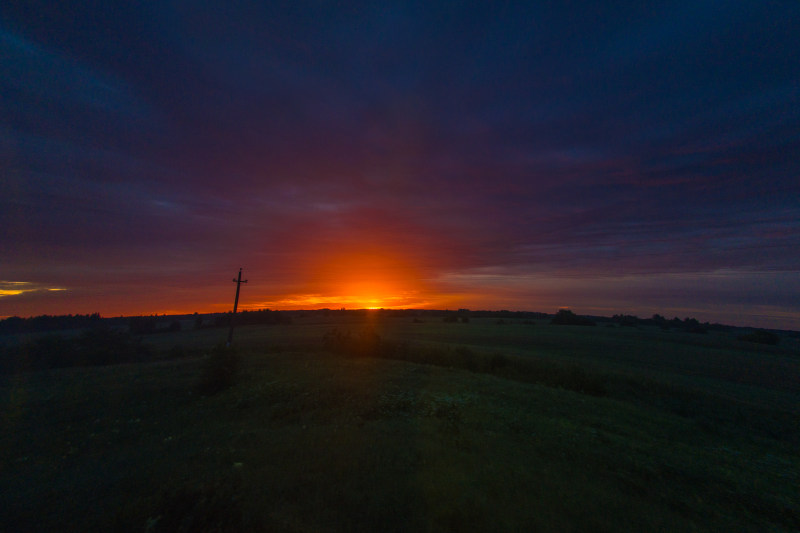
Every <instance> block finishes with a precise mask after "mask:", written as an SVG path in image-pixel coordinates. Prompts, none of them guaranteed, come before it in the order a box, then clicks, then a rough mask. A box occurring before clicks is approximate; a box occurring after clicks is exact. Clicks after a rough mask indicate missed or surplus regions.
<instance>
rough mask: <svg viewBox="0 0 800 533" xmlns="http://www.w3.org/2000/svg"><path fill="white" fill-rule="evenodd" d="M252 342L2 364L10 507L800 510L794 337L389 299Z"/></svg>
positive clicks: (194, 521) (790, 524)
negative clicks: (11, 370) (217, 360)
mask: <svg viewBox="0 0 800 533" xmlns="http://www.w3.org/2000/svg"><path fill="white" fill-rule="evenodd" d="M334 332H335V333H334ZM225 335H226V332H225V331H223V330H219V329H216V330H215V329H209V330H200V331H181V332H174V333H164V334H159V335H154V336H152V337H150V338H148V339H146V342H148V343H150V344H152V345H153V346H154V349H155V350H156V351H159V352H163V353H176V352H175V347H176V346H180V347H182V348H183V349H185V351H186V352H187V353H193V352H192V349H199V350H201V351H203V352H208V351H209V350H210V349H211V348H212V347H213V346H214V345H215V344H217V343H219V342H220V341H223V340H224V338H225ZM236 344H237V355H238V359H239V370H238V373H237V375H236V381H235V383H234V384H233V385H232V386H230V387H229V388H225V389H224V390H222V391H220V392H218V393H216V394H213V395H208V396H204V395H201V394H199V393H198V390H199V389H198V385H199V384H200V383H201V382H202V380H203V376H204V372H207V371H208V370H207V369H208V365H209V360H210V359H209V358H208V357H188V358H181V359H172V360H165V361H160V362H153V363H142V364H135V365H117V366H104V367H89V368H68V369H60V370H52V371H43V372H36V373H26V374H17V375H12V376H4V377H3V378H2V380H3V381H2V385H1V388H0V402H2V403H1V404H0V406H2V411H1V413H2V419H1V420H0V423H1V424H2V426H1V427H2V434H0V509H2V512H0V530H2V531H92V530H94V531H112V530H113V531H137V532H143V531H151V532H155V531H287V532H289V531H487V530H490V531H798V530H800V490H798V487H800V453H799V452H798V450H800V346H799V345H798V339H796V338H789V337H785V338H782V339H781V343H780V344H779V345H778V346H767V345H759V344H755V343H747V342H743V341H740V340H737V339H736V336H735V335H734V334H732V333H726V332H711V333H709V334H706V335H699V334H692V333H686V332H681V331H662V330H660V329H657V328H639V329H637V328H618V327H580V326H556V325H551V324H548V323H546V322H544V321H538V322H537V323H536V324H535V325H532V324H523V323H521V322H515V323H505V324H497V323H496V321H495V320H492V319H473V320H472V321H470V322H469V323H466V324H461V323H443V322H442V321H441V320H427V321H425V322H424V323H415V322H413V321H412V320H410V319H408V318H380V314H379V313H372V314H367V315H366V316H365V317H361V318H358V317H350V318H348V319H346V320H345V319H340V318H330V319H327V318H323V317H320V316H316V315H315V316H311V317H308V318H306V319H297V320H295V321H294V323H293V324H282V325H270V326H247V327H241V328H239V329H237V332H236ZM170 350H172V352H170Z"/></svg>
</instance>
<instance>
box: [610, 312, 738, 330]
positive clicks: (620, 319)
mask: <svg viewBox="0 0 800 533" xmlns="http://www.w3.org/2000/svg"><path fill="white" fill-rule="evenodd" d="M611 320H612V321H613V322H615V323H617V324H619V325H620V326H627V327H638V326H658V327H660V328H661V329H677V330H683V331H688V332H690V333H708V332H709V331H710V330H718V331H728V330H730V329H731V326H723V325H722V324H709V323H708V322H703V323H701V322H700V321H699V320H697V319H696V318H689V317H686V318H684V319H683V320H681V319H680V318H678V317H675V318H673V319H671V320H669V319H667V318H665V317H663V316H661V315H659V314H655V315H653V317H652V318H639V317H637V316H636V315H614V316H613V317H611Z"/></svg>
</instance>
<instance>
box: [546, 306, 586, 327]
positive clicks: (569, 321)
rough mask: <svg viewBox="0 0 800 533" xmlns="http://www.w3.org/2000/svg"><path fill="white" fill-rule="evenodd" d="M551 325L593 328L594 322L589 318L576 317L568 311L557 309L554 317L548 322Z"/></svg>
mask: <svg viewBox="0 0 800 533" xmlns="http://www.w3.org/2000/svg"><path fill="white" fill-rule="evenodd" d="M550 323H551V324H558V325H561V326H594V325H595V321H594V320H592V319H591V318H588V317H585V316H580V315H576V314H575V313H573V312H572V311H570V310H569V309H559V310H558V313H556V316H554V317H553V318H552V319H551V320H550Z"/></svg>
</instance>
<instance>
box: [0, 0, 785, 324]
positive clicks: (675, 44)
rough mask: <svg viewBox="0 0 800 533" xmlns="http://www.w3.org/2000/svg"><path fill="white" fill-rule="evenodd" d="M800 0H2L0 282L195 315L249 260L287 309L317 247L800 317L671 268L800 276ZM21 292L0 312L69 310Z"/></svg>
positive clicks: (627, 304)
mask: <svg viewBox="0 0 800 533" xmlns="http://www.w3.org/2000/svg"><path fill="white" fill-rule="evenodd" d="M799 6H800V4H797V3H791V2H782V3H781V2H779V3H761V2H744V3H738V4H735V5H733V4H725V5H722V4H719V3H717V2H659V3H652V2H648V3H645V4H641V5H638V4H637V5H628V6H620V5H615V4H614V3H597V2H577V3H575V2H570V3H563V4H553V5H548V4H546V3H544V4H542V3H539V4H531V5H518V4H510V3H502V2H498V3H489V4H486V5H484V6H466V5H461V4H453V3H443V2H442V3H438V2H437V3H433V4H431V3H430V2H426V3H421V2H420V3H417V2H410V3H409V2H398V3H392V2H383V3H378V4H364V5H357V4H350V5H348V6H340V5H334V4H329V5H328V4H325V5H322V4H318V3H313V2H308V3H306V2H292V3H291V4H289V5H277V4H271V3H261V2H252V3H250V2H232V3H222V4H219V5H213V4H211V3H196V2H192V3H186V2H172V3H162V2H143V3H135V4H130V3H122V2H81V3H79V4H75V5H71V6H64V5H55V4H49V3H43V2H37V1H32V2H25V3H11V4H9V5H7V6H4V7H3V8H2V17H0V47H2V55H0V67H2V69H3V72H5V73H6V74H7V75H5V76H3V77H2V79H0V94H2V95H3V96H2V99H0V111H1V112H2V117H3V119H2V122H1V123H0V163H2V168H3V180H2V183H0V224H2V228H3V229H2V230H0V231H2V233H1V234H0V235H2V243H0V247H1V251H2V259H1V260H0V261H1V263H0V265H2V267H3V277H4V278H7V279H8V280H9V281H26V282H35V283H38V284H40V285H41V286H50V285H58V286H59V287H60V286H62V285H63V286H64V287H66V288H69V289H71V291H72V292H71V293H69V291H63V292H59V293H58V294H57V295H56V294H55V292H54V294H53V295H52V296H53V297H56V296H57V297H58V302H57V303H53V305H54V306H58V307H59V310H61V311H64V312H82V311H93V310H101V311H102V310H104V309H109V311H108V312H112V313H119V312H126V311H125V309H123V308H122V307H124V306H122V305H110V304H108V303H107V302H108V301H110V300H113V301H127V302H130V303H131V305H134V303H135V307H136V308H135V309H134V308H133V307H131V308H130V312H147V311H148V310H152V311H155V310H159V309H166V308H169V309H186V310H194V309H195V308H196V309H201V310H202V309H210V308H211V307H214V306H216V305H222V304H221V303H220V300H219V298H220V296H219V293H218V292H215V291H216V290H217V289H214V290H211V289H208V292H203V291H194V292H193V291H191V290H190V288H191V287H193V286H196V285H198V284H199V285H201V286H206V285H207V284H208V283H210V281H209V280H210V279H212V278H213V277H214V276H222V278H221V279H222V280H223V281H224V279H226V278H227V277H229V275H228V274H227V272H228V271H229V270H231V269H233V270H234V271H235V269H236V268H238V266H240V265H242V264H246V265H247V267H248V269H250V270H251V271H253V272H254V277H257V278H261V279H262V280H263V281H261V282H259V283H260V285H256V286H251V287H250V290H256V291H261V292H262V293H263V294H269V295H271V296H270V297H269V298H267V297H264V298H260V297H259V299H260V300H261V301H273V302H275V301H279V300H280V295H284V296H286V301H290V298H289V295H291V294H292V291H294V290H300V289H301V288H302V286H303V285H304V283H305V281H304V280H303V279H300V278H299V277H298V276H300V275H301V274H300V273H302V272H303V271H304V268H303V265H307V264H312V263H314V264H316V262H318V258H317V256H318V255H319V254H332V253H333V250H335V249H336V248H337V247H340V248H347V249H352V250H355V249H356V248H357V247H358V246H361V248H363V249H364V250H373V249H374V250H378V249H380V250H381V252H375V253H382V254H385V253H389V252H387V251H386V249H387V247H390V248H391V249H392V250H394V252H393V253H394V256H395V257H400V256H402V257H405V258H406V261H405V262H407V263H408V264H409V265H412V266H413V268H412V266H408V265H407V266H408V268H409V270H408V271H409V272H411V271H412V270H413V272H415V275H417V276H419V277H420V278H421V279H422V280H423V281H424V283H425V284H426V285H425V286H426V287H427V289H426V290H427V291H428V293H427V296H426V298H427V299H426V301H431V302H434V303H435V302H436V301H438V302H446V303H448V304H449V303H455V304H460V305H463V306H469V307H492V306H504V307H516V308H528V307H530V306H531V305H533V306H534V307H535V306H536V305H537V304H536V300H535V298H534V297H535V296H536V294H540V295H542V294H550V295H551V296H552V298H549V297H548V298H549V299H547V303H543V304H542V305H554V304H555V301H556V300H558V299H559V298H558V296H559V294H560V295H561V296H563V299H566V300H569V299H573V300H575V301H577V302H580V304H581V305H583V306H588V307H593V308H598V309H599V308H602V307H603V306H604V305H605V306H606V307H608V306H609V305H610V304H609V305H607V304H608V302H615V305H618V306H619V307H620V309H619V311H625V309H634V308H638V309H644V308H648V309H649V307H647V306H646V305H644V304H642V302H643V301H645V300H648V298H649V297H648V296H647V294H649V293H648V292H647V291H643V290H639V289H638V288H637V287H638V286H637V285H636V284H635V283H633V282H631V278H630V276H644V278H641V279H645V278H646V279H647V280H648V282H647V283H649V284H650V285H648V286H653V287H655V286H658V284H659V283H660V282H659V281H658V280H662V281H663V283H664V286H669V287H673V288H674V290H672V289H671V292H670V294H672V295H680V298H678V299H674V298H673V299H671V300H670V301H669V302H664V305H667V304H668V306H669V307H670V308H675V309H678V308H681V309H696V310H700V311H702V310H703V309H709V310H711V309H713V310H714V311H713V313H717V314H718V315H719V316H721V315H720V313H722V311H721V309H723V308H724V306H725V305H727V304H728V303H730V302H731V301H732V300H731V298H730V297H729V296H726V295H730V294H734V293H735V290H734V289H732V288H731V287H740V288H741V291H740V293H739V300H740V301H741V305H742V306H746V305H752V306H753V309H755V308H756V306H760V307H759V309H762V310H763V309H766V308H767V307H769V306H772V307H773V308H774V309H773V310H772V311H769V313H772V315H774V316H780V317H782V318H781V319H780V320H782V323H783V324H792V325H793V327H800V322H798V320H800V319H798V318H797V317H798V316H800V309H798V308H797V306H796V304H793V303H792V302H790V301H787V300H786V299H785V298H782V297H779V296H778V295H777V294H776V293H774V292H769V291H764V289H763V287H764V284H763V283H761V282H760V281H759V282H750V281H743V282H742V283H741V284H739V285H736V284H735V283H733V284H728V285H726V286H725V287H726V288H725V290H724V291H723V290H720V291H716V292H715V291H701V290H694V289H692V283H691V282H689V281H686V282H684V281H681V282H680V283H678V282H676V281H675V280H676V279H677V278H674V276H678V275H680V276H688V277H685V278H681V280H690V279H697V280H705V279H709V278H708V276H713V275H715V274H714V273H719V272H730V273H732V274H730V279H738V278H736V276H742V279H743V280H772V281H771V282H770V283H774V284H778V285H782V284H785V283H787V279H789V278H791V275H792V274H796V273H797V264H798V263H800V256H798V252H797V250H798V249H800V238H798V237H797V235H800V231H798V230H800V228H798V226H800V222H798V221H800V203H798V198H800V182H799V181H798V180H797V176H798V175H800V159H798V157H797V156H796V155H795V154H797V153H800V89H798V87H800V67H798V64H797V61H796V57H797V55H798V53H800V45H798V40H797V39H796V35H797V33H798V31H800V7H799ZM352 253H354V254H356V252H355V251H353V252H352ZM487 269H488V270H487ZM476 272H477V273H478V274H476ZM486 272H489V273H490V274H487V275H490V277H491V279H492V280H501V281H502V283H499V282H494V281H492V282H490V281H489V280H490V278H487V277H486V275H484V274H485V273H486ZM726 275H727V274H726ZM504 276H505V277H504ZM520 276H521V278H520ZM526 276H535V277H536V279H540V278H541V279H542V280H547V279H549V280H552V283H551V284H550V285H549V288H548V285H547V284H546V283H544V282H541V283H540V282H536V283H533V284H528V285H525V284H523V285H521V286H518V285H517V284H516V282H515V281H514V280H518V279H528V278H526ZM691 276H695V278H691ZM787 276H788V277H787ZM598 277H601V278H603V279H610V278H609V277H611V278H613V279H615V280H617V281H615V282H614V283H612V284H611V285H612V286H614V287H616V289H615V291H616V292H615V293H614V295H611V294H609V293H608V292H607V291H605V290H604V289H602V290H601V289H600V288H599V287H601V286H602V287H607V286H609V285H608V284H607V283H603V284H599V285H598V284H597V283H595V282H593V281H591V280H594V279H598ZM563 279H569V280H574V279H586V280H587V281H586V282H585V283H583V284H581V285H580V286H581V289H580V290H581V291H582V292H580V291H577V289H576V290H573V289H572V288H570V287H572V286H573V285H574V283H573V282H570V283H573V285H570V286H567V285H565V284H564V283H561V282H560V281H558V280H563ZM637 279H639V278H637ZM714 279H716V278H714ZM725 279H728V278H725ZM90 280H95V281H96V280H99V283H100V288H92V289H91V290H90V289H89V288H88V287H90ZM448 280H449V281H448ZM453 280H458V282H457V283H455V282H453ZM423 281H420V283H422V282H423ZM437 283H438V284H439V285H437ZM487 283H488V285H487ZM498 283H499V286H505V285H508V286H509V287H513V290H511V289H509V293H508V294H509V296H508V298H506V297H505V296H501V295H500V294H499V293H498V294H495V295H494V297H495V298H496V300H495V301H496V303H495V301H493V300H492V297H493V296H492V294H491V291H489V290H488V289H487V287H497V286H498ZM764 283H767V282H764ZM676 284H677V285H676ZM678 285H680V287H682V288H680V290H678V289H679V288H678ZM143 286H152V287H154V290H153V291H151V292H148V291H142V290H138V289H137V287H143ZM103 287H105V289H104V288H103ZM448 287H450V289H452V290H450V289H448ZM593 287H594V288H593ZM225 288H226V287H222V288H221V289H220V290H223V289H225ZM420 290H421V289H420ZM437 290H438V293H437ZM648 290H649V289H648ZM793 290H794V289H792V291H793ZM81 291H83V292H81ZM448 291H450V292H448ZM553 291H556V292H553ZM558 291H561V292H560V293H558ZM792 291H789V293H791V294H794V292H792ZM223 292H224V291H223ZM67 293H69V294H67ZM134 293H136V294H137V296H136V297H135V298H133V299H131V298H130V295H131V294H134ZM142 293H144V294H147V296H144V295H142ZM556 293H558V294H556ZM26 294H27V293H23V294H22V295H21V296H19V297H15V299H14V300H13V302H12V300H10V299H8V298H5V297H4V298H3V299H2V300H0V314H14V313H20V314H30V313H43V312H52V311H53V310H54V309H49V308H47V301H48V300H47V296H48V293H47V292H41V291H40V292H36V293H35V296H36V298H35V305H33V303H32V304H31V305H28V304H26V303H25V302H28V301H31V302H34V299H33V298H32V296H33V295H34V293H29V294H28V296H29V297H31V298H28V299H27V300H26V299H25V298H24V297H25V295H26ZM70 294H71V295H72V296H70ZM80 294H84V296H79V295H80ZM436 294H439V296H440V298H439V300H436V297H435V296H436ZM459 294H460V295H462V296H463V298H462V300H458V296H457V295H459ZM514 295H516V297H514ZM586 295H594V296H592V297H591V298H589V297H588V296H586ZM759 295H761V296H763V299H762V298H761V296H759ZM70 297H71V298H72V300H70ZM148 298H149V299H148ZM503 298H506V299H505V300H504V299H503ZM515 298H516V299H515ZM295 300H296V301H299V299H297V298H296V299H295ZM673 300H674V301H673ZM678 300H681V302H684V303H681V302H679V301H678ZM739 300H737V301H739ZM762 300H763V301H762ZM542 301H544V300H542ZM658 301H660V300H658ZM795 301H796V300H795ZM54 302H55V300H54ZM70 302H73V303H74V305H76V306H77V307H81V308H80V309H79V308H77V307H76V308H75V309H68V308H67V306H68V304H69V303H70ZM530 302H532V303H530ZM559 305H569V302H564V303H562V304H559ZM731 305H732V304H731ZM737 305H738V304H737ZM87 307H88V308H87ZM112 308H113V310H111V309H112ZM769 313H767V314H769ZM763 314H764V313H762V312H761V311H759V312H758V313H756V312H755V311H754V316H755V315H759V316H760V315H763ZM772 315H770V316H772ZM741 316H743V317H744V316H746V312H744V311H743V312H742V313H741ZM787 317H789V318H787ZM792 317H794V318H792ZM712 318H713V317H712ZM742 320H744V318H743V319H742ZM759 320H761V319H759Z"/></svg>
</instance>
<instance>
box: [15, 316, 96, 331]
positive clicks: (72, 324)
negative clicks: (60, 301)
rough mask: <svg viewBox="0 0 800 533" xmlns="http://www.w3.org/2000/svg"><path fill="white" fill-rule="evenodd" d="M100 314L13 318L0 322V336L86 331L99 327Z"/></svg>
mask: <svg viewBox="0 0 800 533" xmlns="http://www.w3.org/2000/svg"><path fill="white" fill-rule="evenodd" d="M102 320H103V319H102V318H101V317H100V313H93V314H91V315H41V316H34V317H30V318H20V317H18V316H12V317H9V318H6V319H5V320H0V334H3V335H6V334H12V335H13V334H19V333H38V332H42V331H57V330H62V329H84V328H90V327H94V326H97V325H98V324H100V322H101V321H102Z"/></svg>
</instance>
